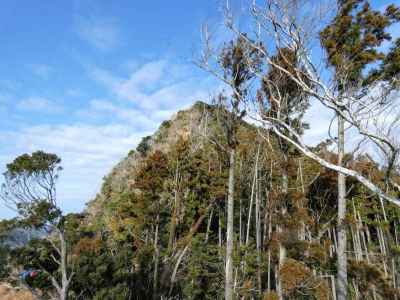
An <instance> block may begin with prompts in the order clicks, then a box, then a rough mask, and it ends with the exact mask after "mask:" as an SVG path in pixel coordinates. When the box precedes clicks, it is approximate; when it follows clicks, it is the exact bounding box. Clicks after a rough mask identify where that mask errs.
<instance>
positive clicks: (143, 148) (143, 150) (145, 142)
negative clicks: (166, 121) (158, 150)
mask: <svg viewBox="0 0 400 300" xmlns="http://www.w3.org/2000/svg"><path fill="white" fill-rule="evenodd" d="M150 139H151V136H145V137H144V138H143V139H142V140H141V141H140V143H139V145H137V147H136V151H138V152H139V153H140V154H141V155H142V156H145V155H146V154H147V152H148V151H149V149H150V145H149V141H150Z"/></svg>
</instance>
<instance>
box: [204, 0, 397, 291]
mask: <svg viewBox="0 0 400 300" xmlns="http://www.w3.org/2000/svg"><path fill="white" fill-rule="evenodd" d="M346 2H347V1H338V3H339V5H338V10H332V9H331V8H332V7H335V6H336V5H335V4H336V2H335V1H318V2H316V1H307V0H305V1H301V0H281V1H275V0H265V1H262V4H257V3H256V1H253V3H252V4H251V5H250V7H249V8H250V9H249V12H250V18H251V19H252V20H253V23H254V25H255V26H254V33H251V34H249V33H244V32H243V31H242V30H240V29H239V28H238V27H237V25H236V24H235V22H233V19H232V17H231V16H232V14H231V13H230V12H227V13H226V14H225V26H226V28H227V29H228V30H229V31H230V32H231V33H232V34H233V35H234V36H236V37H237V38H238V39H239V38H241V39H243V40H244V41H245V42H246V44H247V46H248V47H249V48H250V49H253V51H256V52H257V54H256V56H257V57H259V58H262V67H257V68H253V67H252V63H251V62H252V59H251V58H250V57H247V56H246V55H244V56H243V60H244V62H245V63H246V64H247V66H248V68H249V70H250V71H251V72H252V73H253V76H254V78H258V79H259V80H260V81H264V83H265V85H266V86H267V90H268V91H269V92H268V93H267V95H266V96H265V97H257V95H256V94H255V91H256V90H257V89H256V88H253V89H249V91H251V92H253V95H249V94H246V99H253V100H254V101H253V102H252V103H254V104H255V105H254V106H252V105H250V104H249V103H248V102H246V101H245V99H243V97H242V95H240V94H238V93H236V94H237V96H238V97H241V98H242V99H241V100H242V103H244V104H248V106H247V107H246V111H247V113H248V114H249V115H251V117H252V118H253V119H254V120H255V121H258V122H259V124H261V125H262V126H263V127H264V128H265V129H266V130H268V131H270V132H273V133H275V134H276V136H278V137H279V138H280V139H281V140H282V141H285V143H287V144H289V145H292V146H294V147H295V148H297V149H298V150H299V151H300V152H302V153H303V154H304V155H305V156H307V157H309V158H311V159H312V160H314V161H316V162H318V163H319V164H320V165H322V166H323V167H326V168H328V169H331V170H334V171H336V172H338V174H339V175H338V181H339V191H338V192H339V195H338V204H339V205H338V206H339V211H338V225H339V226H338V232H339V241H338V244H339V245H338V252H339V253H338V256H339V259H338V266H339V277H340V278H339V282H341V283H339V286H338V287H339V289H338V296H339V297H338V298H339V299H345V298H346V295H347V291H346V290H347V279H346V278H347V275H346V272H347V271H346V261H347V259H346V255H345V253H346V243H347V242H346V230H345V228H344V226H343V221H344V218H345V215H346V199H345V194H346V186H345V177H346V176H351V177H354V178H355V179H356V180H358V181H359V182H360V183H361V184H362V185H364V186H365V187H366V188H367V189H368V190H369V191H370V192H371V194H373V195H377V196H378V197H379V198H380V199H383V200H386V201H388V202H390V203H392V204H395V205H397V206H400V200H399V199H397V198H396V196H395V193H394V191H395V190H396V188H398V184H397V183H396V182H394V181H393V180H392V179H391V173H392V170H393V169H395V168H396V167H397V166H396V163H398V157H399V153H400V145H399V142H398V134H399V125H400V112H399V110H398V97H397V95H396V90H397V88H398V83H399V68H398V67H397V65H396V63H395V62H394V57H397V56H396V54H397V53H398V52H396V51H398V50H396V49H397V47H396V46H398V44H399V43H400V42H399V41H396V42H395V43H394V44H393V46H392V47H391V50H390V51H389V53H387V54H385V53H381V52H379V50H378V47H379V46H380V45H381V44H382V43H383V42H384V41H390V35H389V33H388V32H387V28H388V27H389V26H390V25H392V24H393V23H395V22H397V21H399V19H400V18H399V15H400V13H399V9H398V8H397V7H395V6H394V5H390V6H388V7H387V9H386V11H385V12H384V13H381V12H375V11H371V9H370V6H369V4H368V1H348V3H346ZM356 2H357V3H356ZM359 2H360V3H361V2H363V3H364V6H361V4H360V6H358V5H359ZM340 5H345V9H347V10H349V9H350V10H352V9H358V8H359V7H361V8H360V9H361V12H360V13H358V14H357V13H354V15H356V16H357V17H356V19H355V20H354V22H355V24H356V25H357V23H358V25H360V26H361V27H362V26H364V27H363V29H362V30H360V32H358V33H357V34H359V35H360V36H359V40H360V41H357V42H359V43H360V44H361V45H360V46H361V50H357V49H351V50H350V51H348V49H347V48H345V49H340V48H338V47H337V45H340V43H342V44H343V43H344V42H343V41H342V40H341V41H339V40H340V39H341V38H342V36H341V35H343V31H340V30H338V32H337V35H332V36H330V39H331V40H330V41H329V43H330V44H329V43H328V44H327V45H324V44H323V45H322V47H321V44H320V41H321V38H323V36H322V37H321V35H323V34H324V33H326V32H324V29H325V26H326V24H327V23H329V22H330V21H331V16H332V14H329V13H327V11H328V10H331V11H333V12H334V13H337V12H338V11H339V12H340V9H341V6H340ZM352 5H355V7H352ZM371 16H374V18H380V21H382V22H376V23H374V22H372V21H371ZM348 17H349V16H347V18H346V19H347V20H348V19H349V18H348ZM373 20H375V21H376V19H373ZM345 24H346V23H345ZM382 24H383V25H382ZM350 25H352V24H350ZM345 29H346V28H345ZM328 33H329V32H328ZM353 34H354V32H353ZM206 37H207V36H206ZM332 40H333V41H332ZM206 41H208V39H207V38H206ZM332 43H333V44H334V46H331V45H332ZM335 43H336V45H335ZM346 43H348V41H346ZM206 44H207V43H206ZM350 44H351V41H350ZM357 46H358V44H357ZM330 47H331V48H330ZM208 49H210V48H209V47H208ZM344 50H346V51H348V52H349V53H344ZM253 51H249V52H246V53H253ZM323 51H325V52H326V53H327V56H328V57H327V59H326V60H325V61H324V60H323V57H321V54H320V53H321V52H323ZM357 51H359V52H357ZM211 53H212V51H208V52H206V55H205V57H206V58H207V59H209V58H210V57H212V54H211ZM246 53H245V54H246ZM315 53H317V54H315ZM293 55H294V57H292V56H293ZM338 55H339V56H340V58H341V60H338ZM353 56H354V57H353ZM277 57H280V59H279V60H277V59H276V58H277ZM332 57H333V59H332ZM366 57H367V59H366ZM282 62H284V63H282ZM370 64H378V65H379V68H378V69H374V70H373V71H372V72H370V73H369V74H368V76H363V74H364V73H365V72H367V71H368V67H367V66H370ZM327 66H328V68H327ZM329 67H331V68H329ZM270 70H276V71H278V73H280V77H281V78H280V80H282V78H284V80H285V83H286V84H280V83H281V81H280V80H267V81H265V78H266V77H265V72H266V71H267V72H269V71H270ZM211 73H212V74H213V75H214V76H216V78H218V79H219V80H221V81H222V82H223V83H225V84H227V85H228V86H229V87H231V86H232V85H231V82H230V81H229V80H226V78H224V77H223V76H221V75H220V74H219V73H217V72H215V71H211ZM367 73H368V72H367ZM287 84H290V85H293V86H295V89H296V90H297V91H298V92H299V94H301V95H302V97H297V98H296V99H293V97H292V96H290V98H289V99H290V100H291V101H294V103H295V104H296V105H299V106H300V105H302V104H305V103H311V105H315V104H316V103H320V104H322V106H323V107H324V108H326V109H327V110H330V111H331V112H333V114H334V115H335V116H336V118H337V120H338V138H337V148H338V160H337V161H336V162H332V161H329V160H328V159H326V158H325V157H324V156H322V155H320V153H319V152H318V151H316V150H315V148H312V147H309V146H308V145H307V144H306V143H305V142H304V140H303V138H302V134H301V132H299V131H298V122H296V121H294V120H296V118H294V119H293V120H292V121H288V119H287V118H285V114H286V113H287V111H286V110H287V107H288V106H287V103H288V98H287ZM271 111H272V112H273V113H271ZM300 113H302V111H300ZM346 127H347V128H351V130H352V131H353V132H354V134H355V135H356V138H355V139H359V140H362V142H364V143H365V144H367V145H369V146H370V145H373V146H374V149H377V150H378V151H379V153H380V154H381V156H382V157H383V159H382V164H384V165H383V166H382V167H383V168H385V170H386V182H387V184H386V186H385V187H383V186H381V185H380V184H379V183H377V182H373V181H372V180H371V179H370V178H367V177H366V176H364V175H363V174H362V173H361V172H359V171H358V170H357V169H355V168H353V167H352V166H349V165H345V164H344V163H343V156H344V154H345V152H344V146H345V139H344V131H345V128H346ZM328 130H330V129H328V128H327V131H328ZM365 151H367V150H365Z"/></svg>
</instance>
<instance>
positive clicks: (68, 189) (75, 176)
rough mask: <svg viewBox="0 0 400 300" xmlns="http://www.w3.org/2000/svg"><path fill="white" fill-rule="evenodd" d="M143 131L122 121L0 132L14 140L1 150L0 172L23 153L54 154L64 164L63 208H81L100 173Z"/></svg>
mask: <svg viewBox="0 0 400 300" xmlns="http://www.w3.org/2000/svg"><path fill="white" fill-rule="evenodd" d="M142 134H143V132H135V131H132V128H131V127H130V126H129V125H121V124H107V125H99V126H93V125H87V124H72V125H57V126H52V125H39V126H32V127H26V128H23V129H21V130H20V131H11V132H6V133H5V132H0V138H1V139H12V140H13V146H12V147H9V148H8V149H3V151H2V154H1V155H0V168H1V169H0V171H3V169H2V168H4V167H5V165H6V163H8V162H9V161H11V160H12V159H14V158H15V156H17V155H20V154H22V153H26V152H32V151H36V150H44V151H46V152H51V153H56V154H57V155H58V156H60V157H61V158H62V165H63V167H64V170H63V171H62V174H61V178H60V184H59V186H58V191H59V193H58V195H59V201H60V203H61V204H62V207H63V209H65V210H66V211H77V210H81V209H83V206H84V203H85V202H87V201H89V200H90V199H93V197H94V196H95V195H96V193H97V192H98V191H99V189H100V185H101V183H102V178H103V176H104V175H105V174H107V173H108V172H109V171H110V170H111V168H112V167H113V166H114V165H115V164H116V163H117V162H118V161H119V160H120V159H121V158H122V157H124V156H125V155H126V154H127V152H128V151H129V150H130V149H133V148H134V147H135V145H136V144H137V143H138V141H140V139H141V137H142Z"/></svg>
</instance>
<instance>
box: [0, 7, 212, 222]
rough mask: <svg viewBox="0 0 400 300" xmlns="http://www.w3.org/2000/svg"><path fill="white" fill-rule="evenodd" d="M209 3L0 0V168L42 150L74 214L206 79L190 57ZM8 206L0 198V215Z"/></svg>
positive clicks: (200, 94)
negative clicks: (57, 164) (58, 168)
mask: <svg viewBox="0 0 400 300" xmlns="http://www.w3.org/2000/svg"><path fill="white" fill-rule="evenodd" d="M218 7H219V2H218V1H213V0H210V1H183V0H181V1H129V0H127V1H89V0H77V1H50V0H43V1H20V0H12V1H4V2H3V3H2V9H1V11H0V20H1V21H0V44H1V47H0V170H1V172H3V171H4V169H5V165H6V163H7V162H9V161H11V160H12V159H13V158H14V157H15V156H16V155H19V154H22V153H25V152H31V151H34V150H38V149H43V150H45V151H48V152H54V153H57V154H58V155H59V156H60V157H61V158H62V159H63V166H64V171H63V173H62V175H61V178H60V181H59V188H58V190H59V193H58V195H59V198H60V202H61V203H62V207H63V208H64V209H65V210H66V211H79V210H81V209H83V207H84V203H85V202H87V201H89V200H90V199H92V198H93V197H94V196H95V194H96V192H97V191H98V190H99V187H100V184H101V180H102V178H103V176H104V175H106V174H107V173H108V172H109V170H110V169H111V167H112V166H113V165H115V164H116V163H117V162H118V161H119V160H120V159H121V158H122V157H124V156H125V155H126V154H127V153H128V151H129V150H130V149H132V148H134V147H135V146H136V144H137V142H138V141H139V140H140V139H141V137H142V136H145V135H148V134H151V133H152V132H153V131H154V130H155V129H156V128H157V127H158V125H159V123H160V122H161V121H163V120H165V119H168V118H169V117H170V116H171V114H172V113H173V112H174V111H176V110H177V109H180V108H183V107H186V106H188V105H190V104H191V103H192V102H194V101H196V100H199V99H203V100H208V98H209V91H210V88H211V87H212V85H213V83H212V82H211V80H210V79H209V78H207V77H206V76H205V74H204V73H202V72H201V71H200V70H198V69H197V68H196V67H195V66H193V65H192V63H191V60H192V58H193V55H194V53H195V50H196V49H197V48H198V45H199V42H200V26H201V24H202V23H203V22H205V21H207V22H211V23H216V22H218V20H219V12H218ZM12 215H13V212H12V211H10V210H9V209H7V208H5V207H4V206H3V205H2V204H0V218H4V217H10V216H12Z"/></svg>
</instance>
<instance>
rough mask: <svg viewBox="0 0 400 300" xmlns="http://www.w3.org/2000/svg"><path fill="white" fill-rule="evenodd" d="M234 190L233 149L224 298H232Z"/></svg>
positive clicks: (232, 154)
mask: <svg viewBox="0 0 400 300" xmlns="http://www.w3.org/2000/svg"><path fill="white" fill-rule="evenodd" d="M234 191H235V149H234V148H231V149H230V153H229V181H228V211H227V218H226V219H227V226H226V265H225V300H233V262H232V252H233V217H234V216H233V212H234V210H233V205H234V203H233V202H234Z"/></svg>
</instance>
